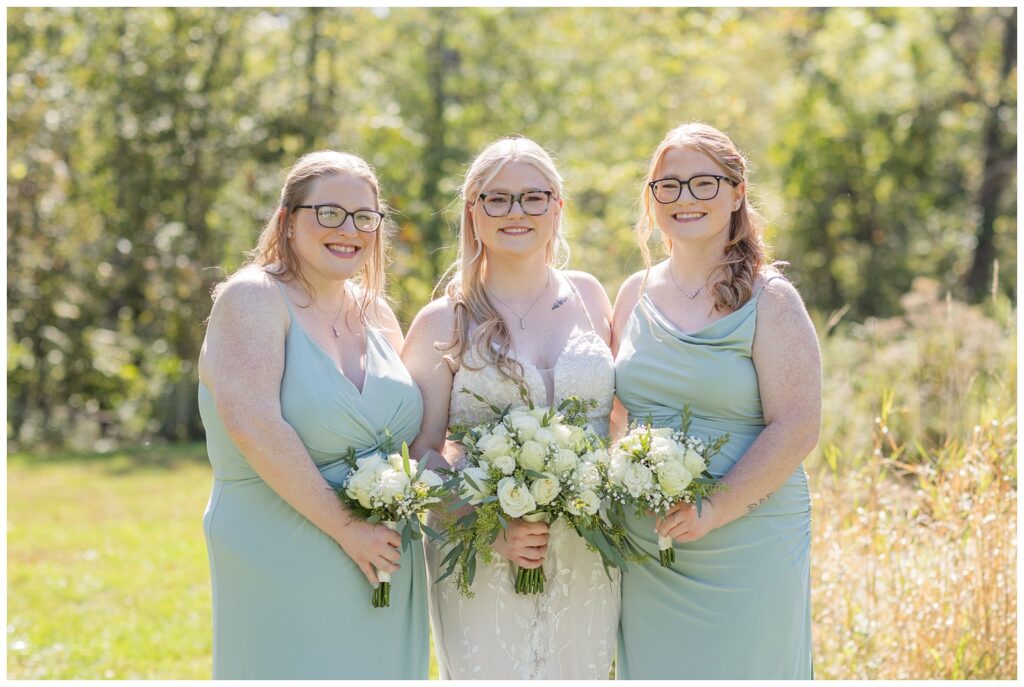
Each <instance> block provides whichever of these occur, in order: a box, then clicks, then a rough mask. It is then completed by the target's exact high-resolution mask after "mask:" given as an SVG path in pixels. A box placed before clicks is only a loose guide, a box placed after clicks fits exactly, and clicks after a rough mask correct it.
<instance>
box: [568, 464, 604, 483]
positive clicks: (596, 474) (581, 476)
mask: <svg viewBox="0 0 1024 687" xmlns="http://www.w3.org/2000/svg"><path fill="white" fill-rule="evenodd" d="M574 477H575V480H576V484H578V485H579V486H580V488H581V489H593V488H595V487H597V486H599V485H600V484H601V472H600V471H599V470H598V469H597V465H595V464H593V463H580V465H579V467H577V468H576V474H575V475H574Z"/></svg>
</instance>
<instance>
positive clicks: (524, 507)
mask: <svg viewBox="0 0 1024 687" xmlns="http://www.w3.org/2000/svg"><path fill="white" fill-rule="evenodd" d="M498 503H500V504H501V509H502V510H503V511H505V514H506V515H508V516H509V517H510V518H518V517H519V516H521V515H524V514H525V513H529V512H530V511H532V510H533V509H534V508H536V507H537V502H536V501H535V500H534V498H533V494H531V493H530V490H529V489H528V488H527V486H526V485H525V484H522V483H521V482H517V481H516V480H515V478H514V477H504V478H502V480H501V481H500V482H498Z"/></svg>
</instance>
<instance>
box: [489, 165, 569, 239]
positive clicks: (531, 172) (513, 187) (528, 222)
mask: <svg viewBox="0 0 1024 687" xmlns="http://www.w3.org/2000/svg"><path fill="white" fill-rule="evenodd" d="M530 191H537V192H543V191H552V196H551V200H550V202H548V203H547V209H546V210H545V211H544V213H543V214H540V215H528V214H526V213H525V212H524V211H523V202H524V201H525V202H527V203H529V202H530V201H529V200H528V199H529V197H530V194H529V192H530ZM479 193H507V194H512V195H514V196H518V195H519V194H521V193H526V194H527V196H524V198H522V199H519V200H517V201H516V202H514V203H512V208H511V209H510V210H509V211H508V213H507V214H506V215H504V216H502V217H491V216H489V215H488V214H487V212H486V211H485V209H484V204H485V201H483V200H481V199H480V197H479ZM479 193H478V195H477V198H476V199H475V201H474V205H473V206H472V207H471V212H472V213H473V226H474V227H475V228H476V232H477V235H478V236H479V237H480V240H481V242H482V243H483V245H484V250H486V251H487V254H488V255H489V256H497V255H501V254H507V255H509V256H513V255H514V256H525V255H531V254H533V253H535V252H537V251H544V250H546V248H547V246H548V244H549V243H550V242H551V241H552V239H553V237H554V234H555V229H556V228H557V227H558V221H559V217H560V215H561V212H562V200H561V198H557V197H556V196H555V189H552V188H551V185H550V184H549V183H548V181H547V179H545V178H544V175H543V174H541V173H540V171H539V170H538V169H537V168H536V167H534V166H533V165H531V164H529V163H527V162H513V163H510V164H507V165H505V166H504V167H502V168H501V171H499V172H498V173H497V174H496V175H495V176H494V178H493V179H491V181H490V182H489V183H488V184H487V185H486V186H485V187H484V188H481V189H480V191H479ZM528 207H530V206H529V205H528ZM533 211H534V210H533V209H531V212H533Z"/></svg>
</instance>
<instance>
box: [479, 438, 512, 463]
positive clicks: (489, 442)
mask: <svg viewBox="0 0 1024 687" xmlns="http://www.w3.org/2000/svg"><path fill="white" fill-rule="evenodd" d="M476 447H477V448H478V449H480V452H481V453H482V454H484V457H485V458H487V459H488V460H494V457H495V456H500V455H501V454H502V453H508V451H509V449H511V448H512V442H511V441H509V440H508V437H507V436H502V435H500V434H488V435H487V436H485V437H481V439H480V441H478V442H477V445H476Z"/></svg>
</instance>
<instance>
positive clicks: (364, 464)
mask: <svg viewBox="0 0 1024 687" xmlns="http://www.w3.org/2000/svg"><path fill="white" fill-rule="evenodd" d="M387 465H388V464H387V462H386V461H385V460H384V459H383V458H382V457H381V455H380V454H379V453H371V454H370V455H368V456H364V457H363V458H356V468H357V469H358V470H359V472H376V471H377V470H383V469H384V468H385V467H387Z"/></svg>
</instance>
